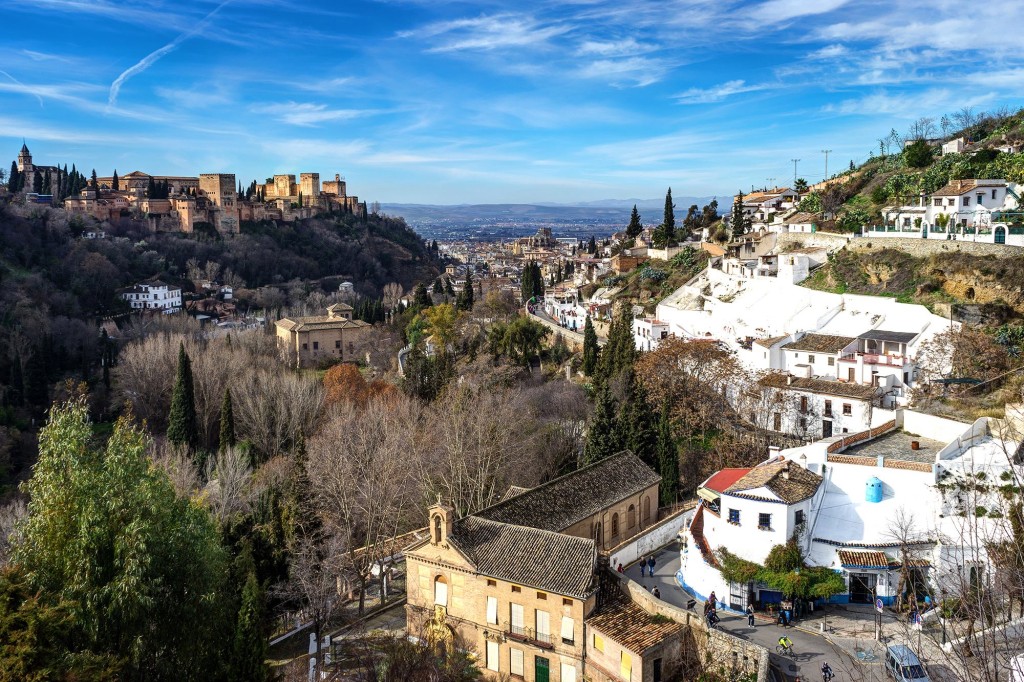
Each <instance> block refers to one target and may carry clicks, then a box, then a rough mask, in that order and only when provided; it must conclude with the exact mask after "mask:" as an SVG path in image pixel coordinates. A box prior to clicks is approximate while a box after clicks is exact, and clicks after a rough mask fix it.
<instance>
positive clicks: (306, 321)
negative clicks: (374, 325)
mask: <svg viewBox="0 0 1024 682" xmlns="http://www.w3.org/2000/svg"><path fill="white" fill-rule="evenodd" d="M274 324H275V325H277V326H278V327H281V328H282V329H284V330H286V331H294V332H303V331H312V330H316V329H360V328H362V327H369V326H370V325H369V324H367V323H366V322H363V321H362V320H346V319H345V318H343V317H328V316H327V315H318V316H315V317H296V318H295V319H294V320H293V319H291V318H288V317H285V318H283V319H280V320H278V321H277V322H275V323H274Z"/></svg>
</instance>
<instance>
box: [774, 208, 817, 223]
mask: <svg viewBox="0 0 1024 682" xmlns="http://www.w3.org/2000/svg"><path fill="white" fill-rule="evenodd" d="M816 222H818V216H816V215H814V214H813V213H807V212H806V211H801V212H800V213H794V214H793V215H791V216H789V217H788V218H786V219H785V220H783V221H782V224H783V225H806V224H807V223H811V224H813V223H816Z"/></svg>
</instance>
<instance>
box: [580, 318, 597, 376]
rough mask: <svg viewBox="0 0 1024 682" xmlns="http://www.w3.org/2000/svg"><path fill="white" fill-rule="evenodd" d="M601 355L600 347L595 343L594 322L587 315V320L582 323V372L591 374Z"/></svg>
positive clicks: (587, 374)
mask: <svg viewBox="0 0 1024 682" xmlns="http://www.w3.org/2000/svg"><path fill="white" fill-rule="evenodd" d="M600 356H601V348H600V346H598V345H597V332H596V331H594V323H593V321H591V319H590V315H587V321H586V322H585V323H584V324H583V366H582V369H583V373H584V374H585V375H586V376H588V377H589V376H593V374H594V371H595V370H596V369H597V363H598V361H599V359H600Z"/></svg>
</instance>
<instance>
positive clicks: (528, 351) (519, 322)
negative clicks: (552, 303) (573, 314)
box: [487, 315, 551, 367]
mask: <svg viewBox="0 0 1024 682" xmlns="http://www.w3.org/2000/svg"><path fill="white" fill-rule="evenodd" d="M550 333H551V332H550V331H549V330H548V328H547V327H545V326H544V325H542V324H540V323H539V322H534V321H533V320H531V319H530V318H528V317H526V316H525V315H520V316H519V317H517V318H516V319H514V320H513V321H512V322H510V323H509V324H504V323H502V322H497V323H495V324H493V325H491V328H490V330H489V332H488V337H487V340H488V345H489V346H490V350H491V354H492V355H494V356H495V357H496V358H499V357H502V356H505V357H507V358H508V359H509V360H510V361H511V362H512V364H514V365H519V366H522V367H529V366H530V363H531V362H532V360H533V359H534V358H537V357H540V351H541V348H542V346H543V343H544V338H545V337H547V335H548V334H550Z"/></svg>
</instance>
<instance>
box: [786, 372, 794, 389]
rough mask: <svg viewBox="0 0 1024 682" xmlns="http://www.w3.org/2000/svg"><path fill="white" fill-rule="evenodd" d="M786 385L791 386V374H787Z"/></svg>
mask: <svg viewBox="0 0 1024 682" xmlns="http://www.w3.org/2000/svg"><path fill="white" fill-rule="evenodd" d="M786 385H787V386H792V385H793V375H792V374H787V375H786Z"/></svg>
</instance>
